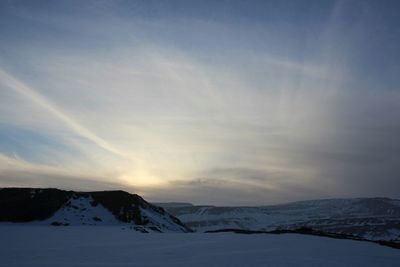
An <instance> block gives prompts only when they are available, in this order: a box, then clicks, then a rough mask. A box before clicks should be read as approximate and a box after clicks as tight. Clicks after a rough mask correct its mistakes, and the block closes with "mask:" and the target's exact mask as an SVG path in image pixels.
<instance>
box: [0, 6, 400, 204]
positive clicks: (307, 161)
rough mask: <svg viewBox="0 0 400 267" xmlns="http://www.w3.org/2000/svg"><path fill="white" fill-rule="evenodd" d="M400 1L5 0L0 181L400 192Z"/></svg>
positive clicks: (264, 196) (272, 196)
mask: <svg viewBox="0 0 400 267" xmlns="http://www.w3.org/2000/svg"><path fill="white" fill-rule="evenodd" d="M399 8H400V4H399V3H398V1H390V0H385V1H368V0H366V1H330V0H327V1H313V0H304V1H294V0H293V1H255V0H254V1H222V0H221V1H194V0H190V1H173V0H172V1H151V0H149V1H14V0H11V1H10V0H8V1H7V0H5V1H1V2H0V187H10V186H18V187H21V186H23V187H57V188H61V189H73V190H80V191H88V190H112V189H122V190H125V191H128V192H131V193H137V194H140V195H142V196H143V197H144V198H145V199H147V200H149V201H154V202H167V201H179V202H181V201H183V202H191V203H195V204H213V205H230V206H232V205H263V204H275V203H282V202H290V201H297V200H306V199H320V198H342V197H378V196H379V197H392V198H400V190H398V189H399V188H400V139H399V137H400V64H399V61H400V17H399V16H398V10H399Z"/></svg>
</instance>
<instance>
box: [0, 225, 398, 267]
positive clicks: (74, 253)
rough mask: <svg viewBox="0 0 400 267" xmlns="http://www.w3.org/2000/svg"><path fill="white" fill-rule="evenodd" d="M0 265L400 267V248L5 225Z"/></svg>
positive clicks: (291, 238) (310, 239)
mask: <svg viewBox="0 0 400 267" xmlns="http://www.w3.org/2000/svg"><path fill="white" fill-rule="evenodd" d="M0 237H1V242H0V266H4V267H5V266H7V267H11V266H18V267H24V266H29V267H35V266H38V267H39V266H40V267H46V266H51V267H53V266H77V267H78V266H140V267H145V266H174V267H176V266H190V267H196V266H230V267H233V266H245V267H251V266H398V264H399V262H400V250H396V249H392V248H389V247H384V246H380V245H377V244H373V243H368V242H359V241H352V240H338V239H330V238H325V237H316V236H305V235H296V234H286V235H264V234H261V235H239V234H233V233H219V234H204V233H189V234H188V233H186V234H184V233H164V234H157V233H151V234H141V233H138V232H136V231H132V230H129V229H125V230H123V229H122V227H118V226H97V227H88V226H86V227H85V226H70V227H50V226H2V227H0Z"/></svg>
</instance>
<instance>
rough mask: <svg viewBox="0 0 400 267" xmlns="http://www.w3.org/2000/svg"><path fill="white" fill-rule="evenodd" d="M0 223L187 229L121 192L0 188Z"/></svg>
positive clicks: (150, 206) (162, 212)
mask: <svg viewBox="0 0 400 267" xmlns="http://www.w3.org/2000/svg"><path fill="white" fill-rule="evenodd" d="M0 222H2V224H10V223H12V224H16V223H18V224H29V225H53V226H123V227H129V228H132V229H135V230H138V231H141V232H190V231H191V230H190V229H189V228H188V227H186V226H185V225H184V224H182V223H181V222H180V220H179V219H177V218H175V217H174V216H171V215H170V214H169V213H167V212H165V210H164V209H163V208H160V207H157V206H154V205H152V204H150V203H148V202H146V201H145V200H144V199H143V198H141V197H140V196H138V195H134V194H129V193H127V192H124V191H101V192H74V191H64V190H58V189H34V188H3V189H0Z"/></svg>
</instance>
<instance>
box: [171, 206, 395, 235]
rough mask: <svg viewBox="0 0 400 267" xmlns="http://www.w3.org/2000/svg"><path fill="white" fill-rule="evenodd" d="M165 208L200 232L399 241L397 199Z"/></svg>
mask: <svg viewBox="0 0 400 267" xmlns="http://www.w3.org/2000/svg"><path fill="white" fill-rule="evenodd" d="M165 208H166V210H167V211H168V212H169V213H171V214H173V215H175V216H176V217H178V218H179V219H180V220H181V221H182V222H184V223H185V224H186V225H187V226H189V227H191V228H192V229H195V230H197V231H199V232H204V231H208V230H219V229H227V228H236V229H245V230H261V231H271V230H276V229H297V228H300V227H308V228H312V229H315V230H320V231H325V232H331V233H340V234H349V235H354V236H358V237H361V238H365V239H368V240H397V241H399V240H400V200H394V199H389V198H357V199H327V200H310V201H301V202H294V203H289V204H282V205H274V206H262V207H213V206H168V205H167V206H165Z"/></svg>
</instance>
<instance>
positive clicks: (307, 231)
mask: <svg viewBox="0 0 400 267" xmlns="http://www.w3.org/2000/svg"><path fill="white" fill-rule="evenodd" d="M205 233H235V234H247V235H249V234H275V235H280V234H302V235H312V236H321V237H329V238H334V239H347V240H355V241H363V242H370V243H375V244H379V245H381V246H386V247H390V248H394V249H400V241H398V240H390V241H387V240H369V239H365V238H361V237H358V236H354V235H349V234H339V233H330V232H324V231H320V230H314V229H312V228H308V227H301V228H297V229H292V230H290V229H276V230H272V231H258V230H244V229H237V228H225V229H219V230H209V231H205Z"/></svg>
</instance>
